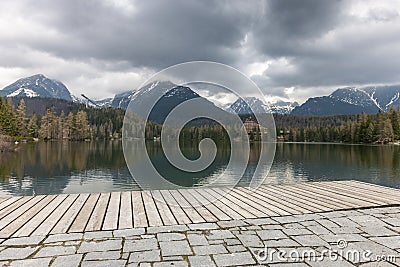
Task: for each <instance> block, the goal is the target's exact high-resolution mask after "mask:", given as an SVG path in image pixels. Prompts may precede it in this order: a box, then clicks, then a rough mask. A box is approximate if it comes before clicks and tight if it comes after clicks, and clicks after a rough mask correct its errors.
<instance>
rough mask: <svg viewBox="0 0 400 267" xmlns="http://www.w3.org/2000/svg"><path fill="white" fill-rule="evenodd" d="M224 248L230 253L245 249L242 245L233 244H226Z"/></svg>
mask: <svg viewBox="0 0 400 267" xmlns="http://www.w3.org/2000/svg"><path fill="white" fill-rule="evenodd" d="M226 248H227V249H228V251H229V252H230V253H235V252H242V251H246V250H247V249H246V248H245V247H244V246H242V245H235V246H226Z"/></svg>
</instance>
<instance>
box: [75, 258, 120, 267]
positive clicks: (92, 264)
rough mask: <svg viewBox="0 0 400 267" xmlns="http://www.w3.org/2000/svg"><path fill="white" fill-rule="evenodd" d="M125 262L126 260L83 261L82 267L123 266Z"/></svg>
mask: <svg viewBox="0 0 400 267" xmlns="http://www.w3.org/2000/svg"><path fill="white" fill-rule="evenodd" d="M125 264H126V260H106V261H83V262H82V265H81V267H111V266H112V267H119V266H121V267H122V266H125Z"/></svg>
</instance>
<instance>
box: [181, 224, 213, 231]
mask: <svg viewBox="0 0 400 267" xmlns="http://www.w3.org/2000/svg"><path fill="white" fill-rule="evenodd" d="M188 227H189V228H190V229H191V230H212V229H218V228H219V227H218V225H217V224H216V223H194V224H188Z"/></svg>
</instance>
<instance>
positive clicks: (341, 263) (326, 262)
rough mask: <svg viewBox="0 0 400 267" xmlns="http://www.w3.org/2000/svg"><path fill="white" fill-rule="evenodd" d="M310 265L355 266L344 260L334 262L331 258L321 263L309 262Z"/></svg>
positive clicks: (330, 266)
mask: <svg viewBox="0 0 400 267" xmlns="http://www.w3.org/2000/svg"><path fill="white" fill-rule="evenodd" d="M307 263H308V264H309V265H311V266H312V267H338V266H340V267H354V265H353V264H351V263H349V262H348V261H346V260H345V259H343V258H340V257H339V259H338V260H335V261H333V260H332V259H331V258H329V257H324V258H323V259H322V260H319V261H308V262H307Z"/></svg>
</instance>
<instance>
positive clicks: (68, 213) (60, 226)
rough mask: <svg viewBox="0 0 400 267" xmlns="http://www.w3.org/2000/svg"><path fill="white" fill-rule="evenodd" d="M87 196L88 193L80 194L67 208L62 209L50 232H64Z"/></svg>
mask: <svg viewBox="0 0 400 267" xmlns="http://www.w3.org/2000/svg"><path fill="white" fill-rule="evenodd" d="M88 198H89V194H80V195H78V198H77V199H76V200H75V201H74V203H73V204H72V205H71V206H70V207H69V209H68V210H65V211H63V212H64V215H62V217H61V219H60V220H59V221H58V222H57V224H56V225H55V226H54V227H53V229H52V230H51V231H50V234H61V233H66V232H67V231H68V229H69V228H70V227H71V225H72V223H73V222H74V220H75V218H76V216H78V213H79V211H80V210H81V209H82V207H83V205H84V204H85V203H86V201H87V199H88Z"/></svg>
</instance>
